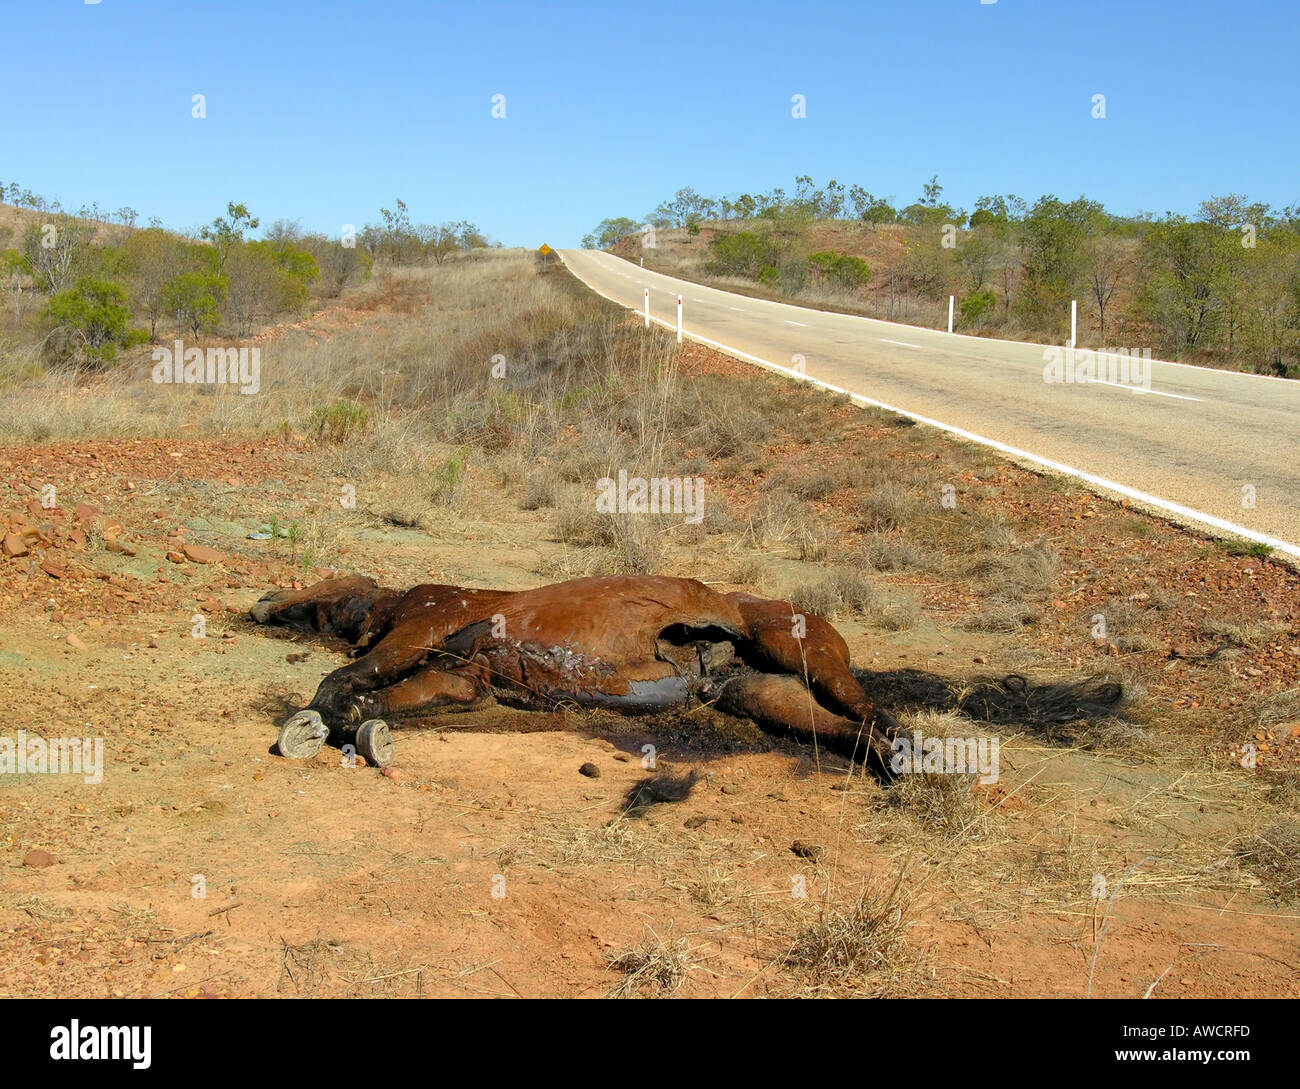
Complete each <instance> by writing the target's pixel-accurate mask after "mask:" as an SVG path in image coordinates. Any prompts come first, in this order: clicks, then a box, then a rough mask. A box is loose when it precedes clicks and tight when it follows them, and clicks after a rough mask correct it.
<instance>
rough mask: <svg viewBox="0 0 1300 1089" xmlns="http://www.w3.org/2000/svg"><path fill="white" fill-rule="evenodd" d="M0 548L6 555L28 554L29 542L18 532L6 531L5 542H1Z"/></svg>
mask: <svg viewBox="0 0 1300 1089" xmlns="http://www.w3.org/2000/svg"><path fill="white" fill-rule="evenodd" d="M0 550H2V551H3V552H4V554H5V555H6V556H26V555H27V542H26V541H24V540H23V539H22V538H21V537H19V536H18V534H16V533H6V534H5V536H4V541H3V543H0Z"/></svg>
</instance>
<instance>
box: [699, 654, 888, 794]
mask: <svg viewBox="0 0 1300 1089" xmlns="http://www.w3.org/2000/svg"><path fill="white" fill-rule="evenodd" d="M701 698H704V699H708V700H710V701H711V702H713V703H714V704H715V705H716V706H717V707H718V709H719V710H721V711H725V712H727V713H728V714H732V715H736V716H737V717H739V718H748V719H751V720H752V721H754V722H755V723H757V724H758V725H759V726H760V727H762V728H763V729H764V730H766V731H767V732H769V733H779V732H782V731H789V732H790V733H792V734H793V735H794V736H795V737H796V738H798V739H799V740H800V741H804V742H808V743H815V744H821V745H824V746H826V748H828V749H830V750H831V751H832V752H836V753H839V754H840V755H841V756H846V757H848V758H849V759H850V760H854V761H857V762H858V763H864V764H867V765H869V766H870V767H871V769H872V770H873V771H875V772H877V773H878V774H883V775H885V776H888V775H889V774H890V772H889V760H890V756H891V753H892V750H891V748H890V746H889V743H888V740H887V739H886V738H885V737H883V736H882V735H881V734H880V733H879V732H878V731H876V730H873V729H872V728H871V726H870V725H869V724H868V723H867V722H866V720H865V719H864V720H861V721H857V722H854V721H853V720H852V719H848V718H845V717H843V716H842V715H837V714H834V713H832V712H830V711H828V710H826V708H824V707H823V706H821V704H820V703H818V701H817V700H816V698H815V697H814V696H813V693H812V692H810V691H809V690H808V688H806V687H805V686H804V685H803V684H802V683H801V682H800V680H799V679H798V678H797V677H793V676H790V675H788V674H779V673H756V674H746V675H744V676H739V677H731V678H728V679H726V680H722V681H718V682H714V683H711V684H710V685H707V686H706V687H705V688H704V689H703V690H702V691H701Z"/></svg>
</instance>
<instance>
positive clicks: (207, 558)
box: [181, 544, 225, 563]
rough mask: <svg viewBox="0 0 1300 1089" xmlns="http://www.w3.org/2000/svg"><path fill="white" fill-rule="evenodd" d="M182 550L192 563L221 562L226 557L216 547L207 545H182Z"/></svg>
mask: <svg viewBox="0 0 1300 1089" xmlns="http://www.w3.org/2000/svg"><path fill="white" fill-rule="evenodd" d="M181 551H182V552H184V553H185V558H186V559H187V560H190V561H191V562H192V563H220V562H221V561H222V560H223V559H224V558H225V557H224V556H223V555H222V554H221V553H220V552H218V551H217V550H216V549H215V548H209V547H208V546H207V545H196V544H187V545H182V546H181Z"/></svg>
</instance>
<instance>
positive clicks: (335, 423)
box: [308, 397, 370, 443]
mask: <svg viewBox="0 0 1300 1089" xmlns="http://www.w3.org/2000/svg"><path fill="white" fill-rule="evenodd" d="M369 424H370V410H369V409H368V408H366V406H365V405H359V404H357V402H356V401H348V400H345V399H343V398H341V397H340V398H338V399H337V400H334V401H331V402H330V403H329V404H328V405H318V406H317V407H316V408H314V409H313V410H312V414H311V421H310V423H309V424H308V427H309V428H310V429H311V430H312V431H314V432H315V433H316V436H317V437H318V438H319V439H321V440H322V441H324V442H332V443H344V442H347V441H348V439H350V438H351V437H352V436H353V435H358V434H360V433H361V432H362V431H364V430H365V429H366V428H367V427H368V426H369Z"/></svg>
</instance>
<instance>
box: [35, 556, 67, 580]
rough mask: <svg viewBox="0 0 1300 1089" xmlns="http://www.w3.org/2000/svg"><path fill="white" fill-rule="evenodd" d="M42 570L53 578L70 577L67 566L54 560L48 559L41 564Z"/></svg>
mask: <svg viewBox="0 0 1300 1089" xmlns="http://www.w3.org/2000/svg"><path fill="white" fill-rule="evenodd" d="M41 570H42V571H44V572H45V573H46V574H47V575H49V576H50V578H52V579H66V578H67V577H68V569H67V568H66V567H60V566H59V565H58V564H57V563H55V562H54V561H53V560H46V561H45V562H44V563H43V564H41Z"/></svg>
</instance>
